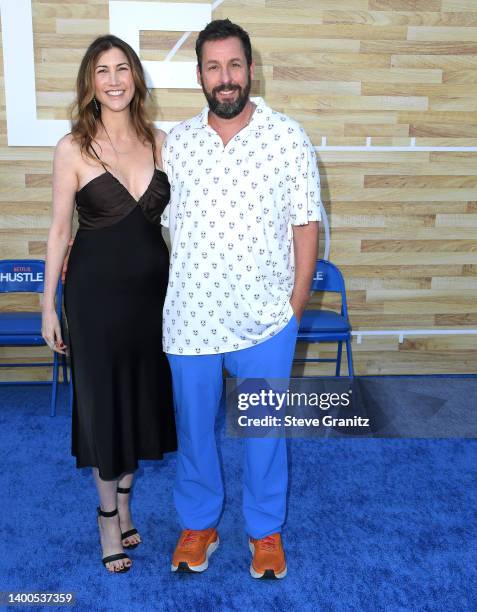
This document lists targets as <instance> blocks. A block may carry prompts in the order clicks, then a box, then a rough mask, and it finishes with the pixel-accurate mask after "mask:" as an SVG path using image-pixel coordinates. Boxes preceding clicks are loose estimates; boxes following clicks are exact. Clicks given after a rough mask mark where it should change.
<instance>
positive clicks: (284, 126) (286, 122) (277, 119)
mask: <svg viewBox="0 0 477 612" xmlns="http://www.w3.org/2000/svg"><path fill="white" fill-rule="evenodd" d="M259 109H260V107H259ZM259 109H257V110H259ZM261 111H262V112H263V118H264V120H265V121H267V122H268V123H269V124H273V125H274V127H275V128H276V129H281V130H283V131H284V132H289V133H292V132H304V130H303V127H302V126H301V125H300V124H299V123H298V121H296V120H295V119H293V118H292V117H289V116H288V115H285V113H281V112H280V111H277V110H275V109H274V108H271V107H270V106H267V105H266V104H264V105H263V107H262V109H261Z"/></svg>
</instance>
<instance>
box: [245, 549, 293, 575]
mask: <svg viewBox="0 0 477 612" xmlns="http://www.w3.org/2000/svg"><path fill="white" fill-rule="evenodd" d="M248 547H249V549H250V552H251V553H252V555H254V554H255V546H254V545H253V544H252V542H250V541H249V543H248ZM250 575H251V576H252V578H258V579H260V578H261V579H262V580H268V579H275V578H278V579H279V580H280V579H281V578H285V576H286V575H287V566H286V564H285V569H284V570H283V571H282V572H278V573H276V572H275V570H272V569H266V570H265V571H264V572H262V573H260V572H257V570H256V569H255V568H254V567H253V563H251V564H250Z"/></svg>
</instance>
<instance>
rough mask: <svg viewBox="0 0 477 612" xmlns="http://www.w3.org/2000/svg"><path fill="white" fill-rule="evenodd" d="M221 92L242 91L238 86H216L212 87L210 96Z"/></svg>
mask: <svg viewBox="0 0 477 612" xmlns="http://www.w3.org/2000/svg"><path fill="white" fill-rule="evenodd" d="M221 91H242V88H241V87H240V85H225V84H224V85H218V86H217V87H214V89H213V90H212V94H213V95H215V94H218V93H220V92H221Z"/></svg>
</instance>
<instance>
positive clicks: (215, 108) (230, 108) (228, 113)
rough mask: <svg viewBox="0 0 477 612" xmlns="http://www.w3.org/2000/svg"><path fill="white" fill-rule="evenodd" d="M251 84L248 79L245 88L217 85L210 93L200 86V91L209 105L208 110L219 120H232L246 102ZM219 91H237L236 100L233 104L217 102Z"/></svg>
mask: <svg viewBox="0 0 477 612" xmlns="http://www.w3.org/2000/svg"><path fill="white" fill-rule="evenodd" d="M251 86H252V83H251V79H250V77H249V78H248V80H247V84H246V85H245V88H244V89H242V88H241V87H240V85H225V84H224V85H218V86H217V87H214V89H213V90H212V91H211V92H210V91H207V90H206V89H205V87H204V85H202V91H203V92H204V96H205V97H206V99H207V102H208V104H209V109H210V110H211V111H212V112H213V113H214V114H216V115H217V116H218V117H220V118H221V119H233V118H234V117H236V116H237V115H239V114H240V113H241V112H242V111H243V109H244V108H245V105H246V104H247V102H248V99H249V95H250V89H251ZM221 91H238V96H237V99H236V100H235V101H234V102H219V100H218V99H217V94H218V93H219V92H221Z"/></svg>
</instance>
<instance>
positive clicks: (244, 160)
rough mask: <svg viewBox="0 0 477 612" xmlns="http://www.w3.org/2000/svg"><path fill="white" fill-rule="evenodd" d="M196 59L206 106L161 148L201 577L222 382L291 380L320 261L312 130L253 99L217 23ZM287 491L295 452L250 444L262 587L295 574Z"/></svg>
mask: <svg viewBox="0 0 477 612" xmlns="http://www.w3.org/2000/svg"><path fill="white" fill-rule="evenodd" d="M196 53H197V62H198V66H197V78H198V82H199V84H200V85H201V86H202V90H203V92H204V95H205V97H206V99H207V102H208V107H206V108H205V109H204V110H203V111H202V112H201V113H200V114H199V115H197V116H196V117H194V118H193V119H190V120H187V121H184V122H183V123H181V124H179V125H178V126H176V127H175V128H174V129H173V130H172V131H171V132H170V134H169V135H168V138H167V141H166V143H165V145H164V148H163V163H164V167H165V170H166V172H167V174H168V176H169V180H170V182H171V201H170V205H169V207H168V208H167V209H166V211H165V213H164V215H163V222H164V224H165V225H168V226H169V230H170V236H171V247H172V248H171V266H170V276H169V287H168V291H167V297H166V302H165V306H164V326H163V329H164V350H165V352H166V353H167V355H168V358H169V363H170V365H171V369H172V376H173V386H174V395H175V401H176V409H177V432H178V440H179V451H178V456H177V480H176V483H175V487H174V500H175V504H176V508H177V512H178V514H179V518H180V522H181V524H182V527H183V532H182V534H181V536H180V538H179V541H178V544H177V547H176V550H175V552H174V556H173V559H172V566H171V569H172V571H176V570H184V571H192V572H202V571H204V570H205V569H206V568H207V567H208V559H209V557H210V555H211V554H212V553H213V552H214V551H215V550H216V548H217V546H218V544H219V536H218V534H217V529H216V527H217V523H218V520H219V515H220V513H221V510H222V504H223V495H224V493H223V485H222V480H221V473H220V466H219V460H218V455H217V446H216V439H215V434H214V425H215V418H216V414H217V409H218V406H219V402H220V397H221V394H222V385H223V381H222V369H223V367H225V369H226V370H227V371H228V372H229V374H230V375H232V376H235V377H240V378H252V377H253V378H256V377H260V378H262V377H263V378H265V377H271V378H288V377H289V376H290V373H291V366H292V360H293V354H294V349H295V342H296V334H297V331H298V325H299V320H300V317H301V316H302V314H303V311H304V309H305V305H306V303H307V300H308V297H309V290H310V284H311V279H312V276H313V271H314V267H315V261H316V254H317V235H318V224H317V221H318V220H319V219H320V190H319V176H318V171H317V167H316V159H315V155H314V151H313V147H312V146H311V143H310V141H309V139H308V137H307V136H306V134H305V133H304V131H303V130H302V129H301V128H300V126H299V125H298V124H297V123H296V122H294V121H292V120H291V119H289V118H288V117H286V116H284V115H282V114H280V113H277V112H274V111H272V109H270V108H269V107H268V106H267V105H266V104H265V102H264V101H263V100H262V99H261V98H254V99H253V100H252V99H250V98H249V93H250V86H251V81H252V79H253V76H254V63H253V61H252V51H251V45H250V39H249V36H248V34H247V33H246V32H245V31H244V30H243V29H242V28H241V27H239V26H237V25H235V24H233V23H231V22H230V21H229V20H216V21H213V22H211V23H210V24H209V25H208V26H207V27H206V28H205V29H204V30H203V31H202V32H200V34H199V36H198V39H197V43H196ZM287 482H288V474H287V453H286V440H285V439H284V438H278V439H269V438H248V439H246V440H245V462H244V490H243V513H244V518H245V524H246V529H247V532H248V535H249V546H250V549H251V551H252V554H253V559H252V564H251V566H250V572H251V574H252V576H253V577H254V578H261V577H275V578H283V577H284V576H285V575H286V572H287V566H286V561H285V554H284V551H283V546H282V542H281V537H280V532H281V529H282V525H283V523H284V520H285V511H286V492H287Z"/></svg>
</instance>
